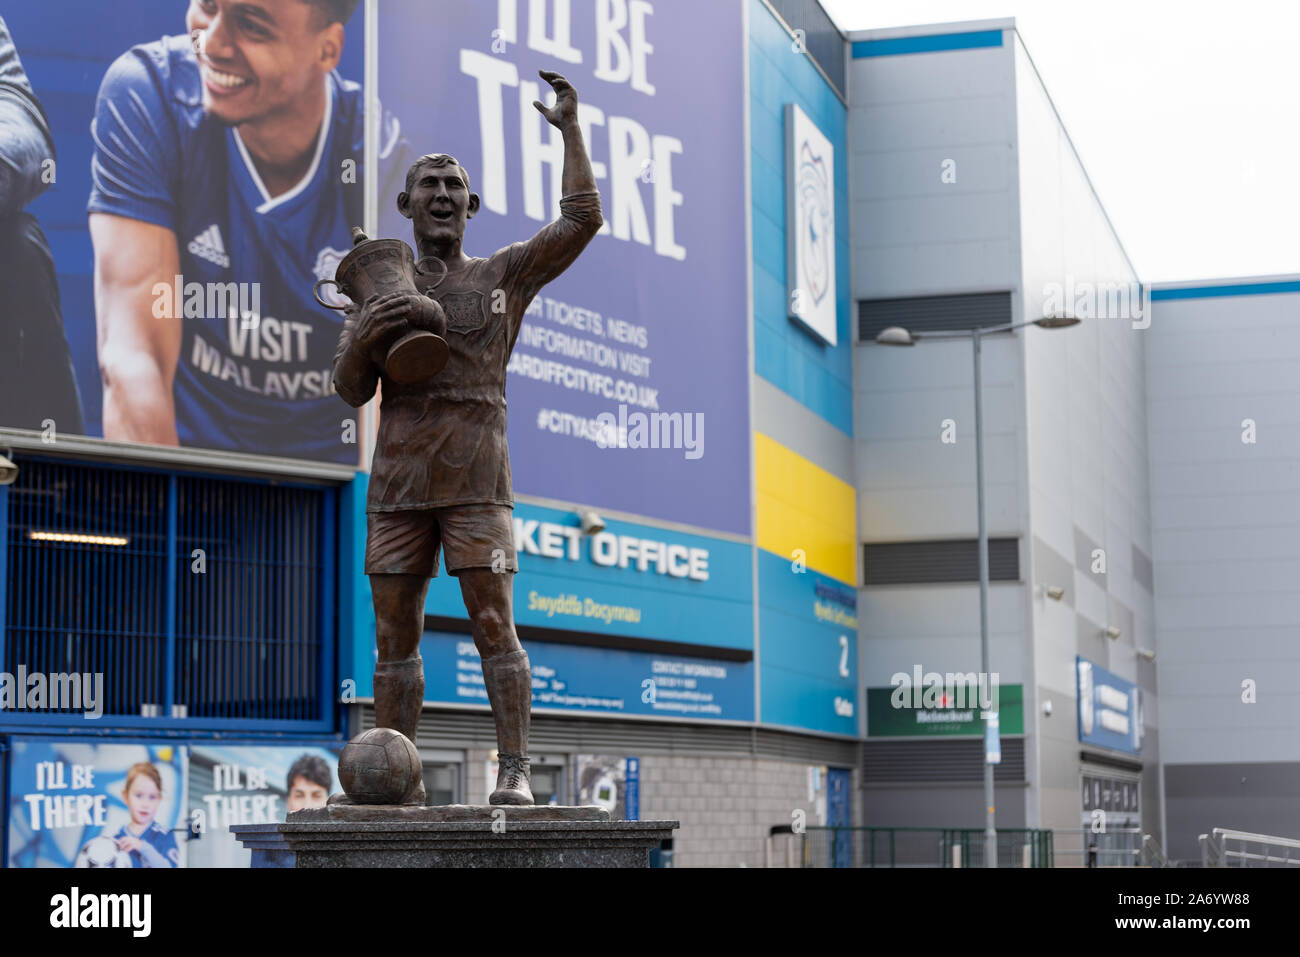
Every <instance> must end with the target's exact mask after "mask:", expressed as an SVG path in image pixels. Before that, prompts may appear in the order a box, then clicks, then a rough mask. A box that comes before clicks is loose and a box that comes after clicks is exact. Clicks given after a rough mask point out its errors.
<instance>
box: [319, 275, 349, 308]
mask: <svg viewBox="0 0 1300 957" xmlns="http://www.w3.org/2000/svg"><path fill="white" fill-rule="evenodd" d="M327 282H328V283H332V284H333V286H334V288H335V289H337V290H338V291H339V292H342V291H343V288H342V287H341V286H340V285H339V284H338V283H337V282H336V281H335V280H333V279H317V280H316V285H314V286H312V287H311V294H312V295H313V296H315V297H316V301H317V302H319V303H320V304H321V305H322V306H324V307H325V308H326V309H337V310H338V311H339V312H342V311H343V310H344V309H346V308H347V306H331V305H330V304H329V303H328V302H326V301H325V300H324V299H322V298H321V297H320V287H321V286H323V285H325V283H327Z"/></svg>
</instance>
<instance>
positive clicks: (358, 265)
mask: <svg viewBox="0 0 1300 957" xmlns="http://www.w3.org/2000/svg"><path fill="white" fill-rule="evenodd" d="M352 242H353V248H352V252H350V253H348V254H347V255H346V256H344V257H343V260H342V261H341V262H340V263H339V265H338V268H337V269H336V270H334V278H333V279H321V280H318V281H317V282H316V284H315V285H314V286H312V295H313V296H315V297H316V301H317V302H319V303H320V304H321V305H322V306H324V307H325V308H326V309H344V308H346V307H345V306H331V305H330V304H329V303H328V302H326V301H325V300H324V299H322V298H321V297H320V287H321V286H323V285H324V284H325V283H332V284H333V285H334V287H335V288H336V289H338V291H339V292H341V293H342V294H343V295H345V296H347V297H348V298H349V299H351V300H352V301H353V302H354V303H356V304H357V305H358V306H360V305H362V304H363V303H365V302H368V301H370V300H372V299H375V298H377V297H379V296H382V295H386V294H388V293H391V292H410V293H415V294H417V295H419V294H427V293H428V292H429V291H430V290H432V289H434V288H435V287H436V286H437V285H438V284H439V283H441V282H442V281H443V279H445V278H446V276H447V266H446V264H445V263H443V261H442V260H440V259H437V258H435V257H433V256H425V257H424V258H423V259H421V260H420V261H419V262H418V263H417V262H416V261H415V254H414V253H412V252H411V247H410V246H408V245H407V244H406V243H404V242H403V241H402V240H400V239H370V238H369V237H367V236H366V234H365V233H364V232H362V231H361V229H360V227H358V226H353V227H352ZM428 263H437V264H438V265H439V266H441V267H442V275H441V276H439V277H438V280H437V282H434V283H431V284H428V285H425V286H423V288H420V287H419V285H418V283H419V282H421V281H422V280H423V279H424V278H425V276H426V275H427V273H426V272H425V267H426V264H428ZM433 306H434V319H433V325H434V330H435V331H432V332H430V331H426V330H423V329H412V330H411V331H410V332H407V333H406V334H405V335H403V336H402V337H401V338H399V339H398V340H397V341H396V342H394V343H393V344H392V345H391V346H390V347H389V349H388V355H387V357H386V359H385V362H384V374H385V375H387V376H388V378H390V379H392V380H393V381H394V382H396V383H397V384H398V385H415V384H416V383H418V382H424V381H425V380H427V379H429V378H432V377H433V376H435V375H437V374H438V373H439V372H441V371H442V368H443V366H445V365H446V364H447V357H448V355H449V352H448V349H447V340H446V339H444V338H443V334H444V333H446V331H447V317H446V314H445V313H444V312H443V311H442V307H441V306H440V305H439V304H438V303H437V302H436V301H435V302H434V303H433Z"/></svg>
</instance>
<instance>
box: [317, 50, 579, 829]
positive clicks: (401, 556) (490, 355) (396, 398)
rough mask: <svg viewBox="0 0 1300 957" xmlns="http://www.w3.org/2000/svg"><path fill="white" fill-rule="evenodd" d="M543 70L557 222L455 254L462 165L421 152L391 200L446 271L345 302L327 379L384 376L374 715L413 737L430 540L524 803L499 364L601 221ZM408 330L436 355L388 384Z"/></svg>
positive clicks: (512, 791) (510, 785) (523, 724)
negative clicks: (553, 145) (440, 349)
mask: <svg viewBox="0 0 1300 957" xmlns="http://www.w3.org/2000/svg"><path fill="white" fill-rule="evenodd" d="M540 75H541V77H542V79H544V80H546V82H547V83H549V84H550V85H551V87H552V88H553V89H554V90H555V106H553V107H551V108H550V109H547V108H546V106H544V105H543V104H542V103H540V102H537V101H534V103H533V106H535V107H536V108H537V109H538V110H539V111H540V112H541V113H542V115H543V116H545V117H546V119H547V121H548V122H549V123H551V125H552V126H555V127H557V128H558V129H559V130H560V132H561V133H562V134H563V139H564V168H563V174H562V192H563V197H562V198H561V200H560V218H559V219H557V220H555V221H554V222H553V223H550V224H549V225H547V226H545V227H544V228H543V229H542V230H541V231H540V232H538V233H537V235H535V236H533V237H532V238H531V239H529V240H528V241H526V242H522V243H514V244H513V245H510V246H507V247H505V248H504V249H500V250H498V251H497V252H496V253H494V254H493V255H492V256H490V257H488V258H487V259H479V258H473V257H469V256H466V255H465V253H464V252H463V251H462V249H461V241H462V239H463V238H464V235H465V223H466V221H467V220H469V219H472V218H473V217H474V214H475V213H477V212H478V210H479V197H478V195H477V194H475V193H472V192H470V179H469V173H468V172H467V171H466V170H465V169H464V168H463V167H461V166H460V164H459V163H457V162H456V160H455V158H453V157H451V156H448V155H446V154H444V153H432V154H429V155H426V156H422V157H420V159H418V160H416V161H415V163H414V164H413V165H412V166H411V169H410V170H409V172H407V174H406V190H405V192H403V193H401V194H400V195H399V196H398V197H397V208H398V211H399V212H401V214H402V215H403V216H405V217H406V218H407V219H409V220H411V223H412V226H413V227H414V231H415V244H416V249H417V254H416V255H417V256H418V259H419V262H420V263H424V262H425V261H426V260H428V259H430V258H433V259H437V260H439V261H441V263H442V264H444V265H445V267H446V274H445V277H444V278H443V279H442V281H441V282H440V283H439V284H438V285H437V286H436V287H435V288H433V289H432V290H431V291H430V292H429V294H428V295H427V296H426V295H421V294H420V293H419V292H414V291H411V290H406V289H398V290H397V291H393V292H388V293H385V294H381V295H378V296H376V297H373V298H370V299H368V300H367V301H364V302H363V303H361V304H360V305H350V306H348V307H347V319H346V320H345V322H344V325H343V332H342V334H341V336H340V338H339V346H338V351H337V353H336V355H335V359H334V385H335V388H336V389H337V391H338V394H339V395H340V396H342V397H343V399H344V400H345V401H346V402H348V404H349V405H352V406H360V405H363V404H364V403H366V402H367V401H369V399H370V398H371V397H372V396H373V395H374V394H375V387H376V385H377V384H378V383H379V382H381V381H382V382H383V391H382V401H381V407H380V416H379V434H378V438H377V442H376V446H375V457H374V462H373V466H372V470H371V475H370V491H369V496H368V499H367V502H366V519H367V536H366V560H365V570H366V574H367V575H369V576H370V587H371V591H372V593H373V596H374V602H375V622H376V629H375V638H376V642H377V644H378V651H379V660H378V663H377V664H376V666H375V679H374V685H375V718H376V723H377V724H378V725H379V726H380V727H385V728H392V729H394V730H397V731H400V732H401V733H402V734H404V735H406V736H407V737H408V738H410V739H411V740H412V741H414V740H415V736H416V725H417V722H418V720H419V716H420V710H421V707H422V704H423V701H424V664H423V661H422V660H421V658H420V651H419V642H420V635H421V633H422V632H423V630H424V598H425V593H426V592H427V590H428V587H429V580H430V578H432V577H436V576H437V574H438V551H439V547H441V549H442V550H443V552H445V554H446V562H447V572H448V573H449V574H452V575H455V576H456V577H457V578H459V580H460V588H461V594H462V596H463V598H464V600H465V609H466V611H467V612H468V613H469V618H470V625H471V628H472V630H473V634H474V643H475V645H476V646H477V648H478V651H479V654H480V655H481V656H482V660H483V681H484V683H485V684H486V685H487V694H488V701H489V702H490V704H491V705H492V716H493V719H494V720H495V722H496V731H497V748H498V751H499V756H500V758H499V759H500V770H499V774H498V777H497V785H496V790H494V791H493V792H492V795H491V797H490V798H489V802H490V803H492V804H532V803H533V793H532V788H531V776H530V772H529V765H528V730H529V719H530V715H531V708H532V675H531V673H530V671H529V667H528V655H527V653H526V652H525V651H524V650H523V648H522V646H521V645H520V644H519V638H518V636H517V635H516V634H515V626H514V612H513V608H512V600H513V590H514V579H513V577H512V576H513V574H514V573H515V572H517V571H518V570H519V563H518V560H517V558H516V556H515V547H514V530H513V523H512V521H511V509H512V508H513V507H514V493H513V491H512V489H511V484H510V456H509V451H508V449H507V447H506V395H505V392H506V364H507V362H508V361H509V358H510V352H511V350H512V349H513V348H514V345H515V340H516V338H517V337H518V335H519V329H520V325H521V324H522V322H523V316H524V311H525V310H526V309H527V308H528V304H529V302H531V301H532V299H533V297H534V296H535V295H536V294H537V292H538V290H540V289H541V288H542V286H544V285H545V284H546V283H548V282H550V281H551V280H552V279H554V278H556V277H557V276H559V275H560V274H561V273H562V272H564V270H565V269H567V268H568V266H569V265H570V264H571V263H572V262H573V261H574V260H575V259H577V257H578V254H579V253H581V252H582V250H583V249H584V248H585V247H586V245H587V243H589V242H590V241H591V238H592V237H593V236H594V235H596V231H597V230H599V229H600V226H601V223H602V220H601V213H600V195H599V193H597V191H596V181H595V177H594V176H593V175H592V172H591V162H590V160H589V159H588V157H587V150H586V147H585V145H584V144H583V141H582V133H581V131H580V129H579V127H578V96H577V93H576V92H575V91H574V89H573V86H572V85H571V84H570V83H569V82H568V81H567V80H565V78H564V77H562V76H560V75H559V74H558V73H550V72H547V71H541V73H540ZM354 254H355V250H354ZM419 282H420V280H419V279H417V280H416V283H417V285H418V284H419ZM435 300H436V302H435ZM440 313H445V322H446V327H445V331H443V330H442V329H441V328H440V323H439V319H440V318H441V316H440ZM419 330H423V331H426V332H431V333H434V334H435V335H439V334H440V335H442V336H445V339H446V343H447V348H448V357H447V360H446V366H445V367H444V368H443V369H442V371H441V372H438V373H437V374H435V375H433V376H432V377H430V378H425V379H421V380H419V381H416V382H414V383H403V382H400V381H397V379H395V378H393V377H391V376H390V375H389V374H388V373H387V372H386V371H385V363H386V361H387V360H388V356H389V349H390V347H391V346H393V345H394V344H395V343H396V342H397V341H398V340H399V339H403V338H404V337H406V336H407V335H408V333H410V332H412V331H419ZM424 797H425V795H424V784H423V782H422V781H419V780H418V778H417V780H416V782H414V784H413V786H412V788H411V790H410V791H408V793H407V794H406V796H405V798H404V799H403V801H402V803H404V804H423V803H424Z"/></svg>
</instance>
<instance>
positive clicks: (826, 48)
mask: <svg viewBox="0 0 1300 957" xmlns="http://www.w3.org/2000/svg"><path fill="white" fill-rule="evenodd" d="M767 2H768V4H769V5H770V6H771V7H772V9H773V10H775V11H776V12H777V14H778V15H779V16H780V17H781V19H782V20H784V21H785V22H786V24H787V25H788V26H789V27H790V29H792V30H802V31H803V32H804V40H803V45H804V49H805V50H807V52H808V56H809V57H811V58H812V59H813V61H814V62H816V64H817V65H818V66H819V67H821V68H822V72H823V73H825V74H826V78H827V79H828V80H830V81H831V85H832V86H834V87H835V89H836V91H837V92H838V93H839V94H840V96H844V95H845V88H846V84H845V81H844V78H845V75H846V73H845V71H846V68H847V67H846V64H847V60H846V58H845V55H844V47H845V42H846V41H845V39H844V35H843V34H842V33H840V31H839V30H837V29H836V28H835V23H834V21H832V20H831V18H830V17H828V16H827V15H826V11H825V10H823V9H822V5H821V4H820V3H818V2H817V0H767ZM791 42H792V43H793V42H794V41H791Z"/></svg>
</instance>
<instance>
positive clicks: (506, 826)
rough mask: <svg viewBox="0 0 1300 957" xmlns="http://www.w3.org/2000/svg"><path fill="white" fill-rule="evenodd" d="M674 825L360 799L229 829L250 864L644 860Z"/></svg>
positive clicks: (599, 812) (559, 810)
mask: <svg viewBox="0 0 1300 957" xmlns="http://www.w3.org/2000/svg"><path fill="white" fill-rule="evenodd" d="M677 826H678V822H677V821H611V820H610V819H609V812H608V811H606V810H605V809H604V808H600V807H551V806H547V805H542V806H538V807H511V806H506V805H496V806H490V805H470V804H449V805H445V806H442V807H400V806H388V805H373V804H372V805H365V804H360V805H329V806H327V807H321V808H312V809H310V810H305V811H295V812H294V813H292V814H290V815H289V816H288V819H287V820H286V821H285V823H283V824H244V825H237V826H234V827H232V828H231V829H230V830H231V832H232V833H233V834H234V835H235V837H236V838H237V839H238V840H239V841H240V843H242V844H243V845H244V846H245V847H247V848H250V849H251V850H252V852H253V861H252V866H253V867H648V866H649V858H650V851H651V849H652V848H655V847H658V846H659V844H660V842H661V841H664V840H666V839H667V838H670V837H672V835H673V831H674V829H676V828H677Z"/></svg>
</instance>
